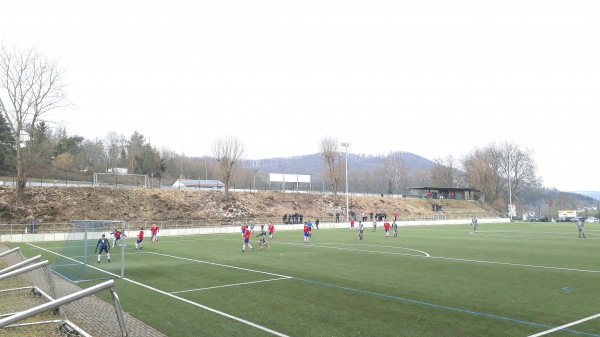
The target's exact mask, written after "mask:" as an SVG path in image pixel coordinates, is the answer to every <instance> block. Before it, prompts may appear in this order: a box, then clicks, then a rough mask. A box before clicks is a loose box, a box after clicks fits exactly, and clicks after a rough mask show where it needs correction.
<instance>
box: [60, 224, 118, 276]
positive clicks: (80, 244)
mask: <svg viewBox="0 0 600 337" xmlns="http://www.w3.org/2000/svg"><path fill="white" fill-rule="evenodd" d="M70 227H71V228H70V231H69V234H68V235H67V237H66V240H65V241H64V242H63V246H62V248H60V250H59V251H60V253H59V254H58V256H57V257H56V260H55V261H54V264H53V265H52V271H54V272H55V273H57V274H59V275H61V276H62V277H64V278H66V279H67V280H69V281H71V282H75V283H76V282H82V281H93V280H103V279H112V278H117V277H121V278H123V277H124V276H125V275H124V274H125V244H120V241H121V242H123V241H124V235H123V234H121V240H118V241H117V244H116V246H115V247H112V245H113V243H114V241H115V235H114V234H115V232H116V231H117V230H118V231H120V232H121V233H125V223H124V222H123V221H117V220H73V221H71V223H70ZM103 235H104V238H106V239H108V242H109V246H108V253H106V252H105V251H100V249H99V248H98V243H99V241H100V239H101V238H102V236H103Z"/></svg>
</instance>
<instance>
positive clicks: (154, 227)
mask: <svg viewBox="0 0 600 337" xmlns="http://www.w3.org/2000/svg"><path fill="white" fill-rule="evenodd" d="M150 231H151V232H152V234H156V233H158V226H157V225H152V228H150Z"/></svg>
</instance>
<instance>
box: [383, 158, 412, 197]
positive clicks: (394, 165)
mask: <svg viewBox="0 0 600 337" xmlns="http://www.w3.org/2000/svg"><path fill="white" fill-rule="evenodd" d="M382 166H383V172H384V173H385V176H386V177H387V178H388V179H389V181H390V183H391V185H392V186H391V187H392V189H393V191H391V192H392V193H394V192H395V193H398V192H399V191H400V190H401V189H405V188H406V176H407V172H408V167H407V166H406V163H405V162H404V160H403V159H402V152H390V153H389V154H388V155H387V156H386V157H385V159H384V160H383V163H382Z"/></svg>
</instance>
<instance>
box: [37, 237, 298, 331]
mask: <svg viewBox="0 0 600 337" xmlns="http://www.w3.org/2000/svg"><path fill="white" fill-rule="evenodd" d="M28 245H31V246H33V247H36V248H38V249H41V250H44V251H46V252H49V253H51V254H54V255H58V256H62V257H64V258H67V259H69V260H73V261H75V262H78V263H81V262H79V261H77V260H74V259H71V258H69V257H67V256H64V255H61V254H58V253H55V252H53V251H50V250H47V249H44V248H42V247H38V246H36V245H33V244H31V243H28ZM154 254H157V255H163V254H158V253H154ZM170 257H175V256H170ZM175 258H177V257H175ZM182 259H184V260H190V259H185V258H182ZM198 262H199V261H198ZM81 264H83V263H81ZM217 265H218V264H217ZM87 266H88V267H90V268H94V269H97V270H99V271H102V272H105V273H107V274H109V275H113V276H115V277H116V278H119V277H120V276H119V275H116V274H113V273H110V272H107V271H105V270H102V269H100V268H96V267H93V266H90V265H87ZM221 266H224V267H227V266H226V265H221ZM232 268H237V267H232ZM237 269H242V270H248V271H253V270H250V269H245V268H237ZM255 272H258V273H260V272H259V271H255ZM264 274H269V275H276V274H271V273H264ZM283 278H291V277H287V276H284V277H283ZM122 280H124V281H127V282H130V283H133V284H136V285H138V286H140V287H144V288H146V289H150V290H152V291H154V292H157V293H160V294H163V295H165V296H169V297H171V298H174V299H177V300H180V301H182V302H185V303H188V304H191V305H193V306H196V307H199V308H202V309H204V310H207V311H210V312H213V313H215V314H218V315H221V316H225V317H227V318H231V319H233V320H235V321H238V322H240V323H244V324H247V325H250V326H252V327H255V328H257V329H260V330H263V331H266V332H268V333H270V334H273V335H275V336H281V337H289V336H288V335H285V334H283V333H281V332H277V331H275V330H271V329H269V328H267V327H264V326H262V325H258V324H256V323H253V322H250V321H247V320H245V319H242V318H239V317H236V316H233V315H230V314H228V313H225V312H222V311H219V310H216V309H213V308H211V307H207V306H205V305H202V304H200V303H196V302H193V301H190V300H187V299H185V298H182V297H179V296H176V295H173V294H170V293H168V292H166V291H162V290H159V289H156V288H154V287H150V286H149V285H146V284H143V283H140V282H137V281H134V280H131V279H128V278H122Z"/></svg>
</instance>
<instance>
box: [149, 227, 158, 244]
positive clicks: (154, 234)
mask: <svg viewBox="0 0 600 337" xmlns="http://www.w3.org/2000/svg"><path fill="white" fill-rule="evenodd" d="M159 230H160V229H159V228H158V226H157V225H156V224H152V227H150V232H151V233H152V240H151V242H152V243H154V242H158V237H157V236H156V235H157V234H158V231H159Z"/></svg>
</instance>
